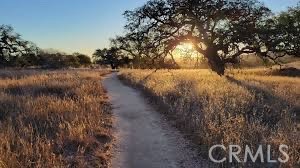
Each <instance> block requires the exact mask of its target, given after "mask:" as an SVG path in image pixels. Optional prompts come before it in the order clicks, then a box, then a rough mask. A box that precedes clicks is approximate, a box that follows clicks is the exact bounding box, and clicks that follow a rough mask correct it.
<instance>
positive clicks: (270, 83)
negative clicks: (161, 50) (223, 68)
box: [119, 70, 300, 167]
mask: <svg viewBox="0 0 300 168" xmlns="http://www.w3.org/2000/svg"><path fill="white" fill-rule="evenodd" d="M268 74H270V73H266V72H262V71H261V70H244V71H241V70H240V71H235V70H233V71H231V72H230V73H228V74H227V76H224V77H220V76H217V75H215V74H213V73H211V72H210V71H208V70H158V71H156V72H154V71H153V70H142V71H141V70H123V71H121V72H120V74H119V77H120V78H121V79H122V80H123V81H124V82H126V83H127V84H129V85H131V86H135V87H137V88H140V89H142V90H143V91H144V93H145V95H146V97H149V98H150V100H151V101H152V102H155V103H156V104H157V105H158V106H159V107H160V109H165V110H161V111H162V112H165V113H167V114H168V115H167V116H170V118H172V119H173V120H174V121H175V123H176V127H178V128H179V129H180V130H182V131H184V133H186V134H187V135H189V137H191V139H192V140H193V141H194V142H196V143H197V144H199V148H200V149H201V150H202V151H204V153H205V154H206V155H207V151H208V149H209V147H210V146H212V145H215V144H224V145H225V146H227V147H228V145H229V144H236V145H240V146H242V147H245V145H249V146H250V147H251V149H253V150H255V151H256V150H257V148H256V147H257V145H260V144H263V145H267V144H269V145H271V146H272V149H278V146H279V145H280V144H286V145H288V147H289V150H288V154H289V157H290V160H289V162H288V163H286V164H285V165H284V166H283V167H297V166H299V165H300V163H299V156H300V132H299V131H300V129H299V111H300V79H299V78H297V77H283V76H271V75H268ZM162 107H163V108H162ZM297 124H298V125H297ZM265 147H266V146H264V148H265ZM264 151H266V150H264ZM276 155H277V154H276V152H274V153H273V157H274V158H278V156H276ZM227 156H228V155H227ZM240 158H243V155H241V156H240Z"/></svg>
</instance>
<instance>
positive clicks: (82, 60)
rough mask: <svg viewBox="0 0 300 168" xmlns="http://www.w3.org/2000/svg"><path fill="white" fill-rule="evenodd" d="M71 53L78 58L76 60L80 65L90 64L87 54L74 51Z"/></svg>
mask: <svg viewBox="0 0 300 168" xmlns="http://www.w3.org/2000/svg"><path fill="white" fill-rule="evenodd" d="M73 55H74V56H75V57H77V58H78V62H79V64H80V65H83V66H88V65H91V64H92V61H91V58H90V57H89V56H87V55H84V54H80V53H74V54H73Z"/></svg>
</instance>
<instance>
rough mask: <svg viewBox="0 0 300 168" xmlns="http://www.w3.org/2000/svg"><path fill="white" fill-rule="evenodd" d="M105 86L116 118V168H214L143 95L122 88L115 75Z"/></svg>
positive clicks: (114, 166) (105, 82)
mask: <svg viewBox="0 0 300 168" xmlns="http://www.w3.org/2000/svg"><path fill="white" fill-rule="evenodd" d="M103 84H104V87H105V88H106V89H107V91H108V95H109V97H110V100H111V103H112V105H113V108H114V109H113V112H114V115H115V118H116V125H115V129H116V139H117V142H116V148H115V150H114V158H113V160H112V167H113V168H175V167H184V168H197V167H199V168H200V167H202V168H205V167H211V166H208V164H207V162H205V161H204V160H202V159H201V158H200V157H199V156H197V154H196V152H195V151H193V150H191V148H190V144H188V141H186V140H185V139H184V138H183V136H182V135H181V134H180V133H179V132H178V131H176V130H175V129H174V128H172V127H170V126H169V125H168V124H167V122H166V121H165V119H164V117H163V116H162V115H161V114H159V113H158V112H156V111H155V110H154V109H153V108H152V107H151V106H150V105H148V104H147V102H146V101H145V100H144V99H143V97H142V96H141V95H140V92H138V91H137V90H135V89H133V88H130V87H127V86H125V85H124V84H122V83H121V82H120V81H119V80H118V78H117V75H116V73H114V74H111V75H110V76H108V77H107V78H106V79H105V80H104V81H103Z"/></svg>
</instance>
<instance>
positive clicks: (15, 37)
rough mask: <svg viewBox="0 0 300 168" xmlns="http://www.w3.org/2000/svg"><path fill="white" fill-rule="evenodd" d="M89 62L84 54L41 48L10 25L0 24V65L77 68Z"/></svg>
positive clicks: (89, 59)
mask: <svg viewBox="0 0 300 168" xmlns="http://www.w3.org/2000/svg"><path fill="white" fill-rule="evenodd" d="M91 63H92V61H91V58H90V57H89V56H87V55H84V54H80V53H74V54H72V55H70V54H65V53H62V52H48V51H46V50H42V49H40V48H38V47H37V46H36V45H35V44H33V43H31V42H29V41H26V40H23V39H22V38H21V36H20V35H19V34H17V33H15V32H14V30H13V28H12V27H11V26H8V25H0V67H30V66H34V67H41V68H66V67H74V68H77V67H81V66H89V65H90V64H91Z"/></svg>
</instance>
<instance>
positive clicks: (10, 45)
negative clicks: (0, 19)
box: [0, 25, 38, 67]
mask: <svg viewBox="0 0 300 168" xmlns="http://www.w3.org/2000/svg"><path fill="white" fill-rule="evenodd" d="M37 51H38V48H37V47H36V46H35V45H34V44H33V43H31V42H29V41H26V40H23V39H22V38H21V36H20V35H19V34H17V33H15V32H14V29H13V28H12V27H11V26H8V25H0V67H3V66H4V67H5V66H15V65H16V62H18V61H20V62H25V60H23V61H21V60H20V57H21V56H23V55H25V56H28V55H36V53H37Z"/></svg>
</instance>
